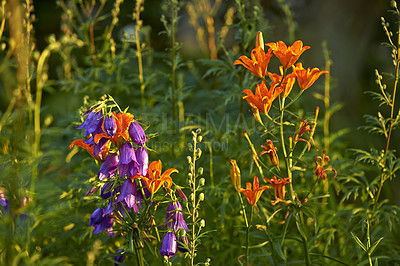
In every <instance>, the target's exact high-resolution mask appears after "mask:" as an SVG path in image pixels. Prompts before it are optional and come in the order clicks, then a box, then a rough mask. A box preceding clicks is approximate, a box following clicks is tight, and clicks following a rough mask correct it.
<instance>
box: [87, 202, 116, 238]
mask: <svg viewBox="0 0 400 266" xmlns="http://www.w3.org/2000/svg"><path fill="white" fill-rule="evenodd" d="M113 222H114V219H113V218H112V217H111V216H110V215H105V214H104V212H103V208H98V209H97V210H95V211H94V212H93V214H92V216H91V217H90V220H89V224H90V226H91V227H94V231H93V233H94V234H98V233H100V232H101V231H103V230H105V231H106V232H107V233H108V235H109V236H111V237H113V236H114V235H115V234H114V233H113V232H112V230H113V227H112V226H113Z"/></svg>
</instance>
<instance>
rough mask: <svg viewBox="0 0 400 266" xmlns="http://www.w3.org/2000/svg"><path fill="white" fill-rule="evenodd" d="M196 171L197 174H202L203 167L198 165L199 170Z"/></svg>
mask: <svg viewBox="0 0 400 266" xmlns="http://www.w3.org/2000/svg"><path fill="white" fill-rule="evenodd" d="M197 172H198V174H199V175H202V174H203V172H204V169H203V167H199V170H197Z"/></svg>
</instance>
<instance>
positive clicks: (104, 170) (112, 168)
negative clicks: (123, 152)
mask: <svg viewBox="0 0 400 266" xmlns="http://www.w3.org/2000/svg"><path fill="white" fill-rule="evenodd" d="M118 162H119V158H118V154H116V153H109V154H108V156H107V157H106V159H105V160H104V162H103V163H102V164H101V166H100V170H99V173H98V175H97V176H98V177H99V179H100V180H103V179H105V178H107V177H114V176H115V173H116V172H117V169H118Z"/></svg>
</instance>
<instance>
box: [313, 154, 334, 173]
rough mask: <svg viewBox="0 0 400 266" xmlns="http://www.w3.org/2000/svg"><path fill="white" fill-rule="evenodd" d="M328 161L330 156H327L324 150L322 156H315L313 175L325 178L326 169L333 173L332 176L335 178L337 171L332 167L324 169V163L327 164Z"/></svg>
mask: <svg viewBox="0 0 400 266" xmlns="http://www.w3.org/2000/svg"><path fill="white" fill-rule="evenodd" d="M330 161H331V158H329V156H328V155H326V151H324V152H323V153H322V157H321V156H317V157H315V166H316V169H315V175H316V176H317V177H321V178H322V179H323V180H325V179H326V177H327V174H326V171H332V172H334V173H335V176H334V177H332V178H335V177H336V176H337V172H336V170H335V169H334V168H328V169H324V168H325V165H326V164H328V163H329V162H330Z"/></svg>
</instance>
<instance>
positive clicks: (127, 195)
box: [115, 178, 143, 213]
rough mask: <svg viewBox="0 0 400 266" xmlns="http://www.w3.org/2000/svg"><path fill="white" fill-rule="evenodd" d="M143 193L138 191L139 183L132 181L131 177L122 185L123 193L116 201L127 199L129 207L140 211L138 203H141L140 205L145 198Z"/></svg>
mask: <svg viewBox="0 0 400 266" xmlns="http://www.w3.org/2000/svg"><path fill="white" fill-rule="evenodd" d="M141 196H142V195H141V193H140V192H139V191H137V185H136V182H135V181H132V179H131V178H128V179H126V180H125V181H124V183H122V186H121V193H120V194H119V196H118V198H117V200H116V201H115V203H118V202H121V201H125V203H126V205H127V206H128V207H129V208H133V210H134V211H135V212H136V213H138V212H139V210H138V206H137V205H136V203H138V204H139V206H140V207H142V206H141V205H140V202H141V201H142V200H143V197H141Z"/></svg>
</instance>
